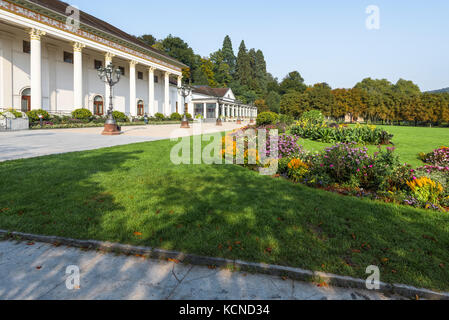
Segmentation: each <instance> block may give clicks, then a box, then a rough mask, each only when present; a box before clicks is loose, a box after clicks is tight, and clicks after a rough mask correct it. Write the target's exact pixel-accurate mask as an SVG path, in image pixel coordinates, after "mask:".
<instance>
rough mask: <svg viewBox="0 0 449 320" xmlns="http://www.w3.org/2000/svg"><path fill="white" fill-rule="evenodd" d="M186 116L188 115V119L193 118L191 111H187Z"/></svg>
mask: <svg viewBox="0 0 449 320" xmlns="http://www.w3.org/2000/svg"><path fill="white" fill-rule="evenodd" d="M186 117H187V119H188V120H193V117H192V115H191V114H190V113H188V112H187V113H186Z"/></svg>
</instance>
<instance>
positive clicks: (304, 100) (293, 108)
mask: <svg viewBox="0 0 449 320" xmlns="http://www.w3.org/2000/svg"><path fill="white" fill-rule="evenodd" d="M280 109H281V113H282V114H287V115H291V116H292V117H294V118H295V119H299V118H300V117H301V115H302V114H303V113H304V112H306V111H309V110H310V104H309V101H308V96H307V95H305V94H302V93H300V92H298V91H294V90H292V91H290V92H289V93H287V94H284V95H283V96H282V97H281V102H280Z"/></svg>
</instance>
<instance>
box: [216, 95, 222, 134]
mask: <svg viewBox="0 0 449 320" xmlns="http://www.w3.org/2000/svg"><path fill="white" fill-rule="evenodd" d="M217 102H218V118H217V126H218V127H221V126H223V121H221V105H222V103H223V100H222V99H220V98H217Z"/></svg>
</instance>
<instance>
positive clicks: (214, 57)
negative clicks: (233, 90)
mask: <svg viewBox="0 0 449 320" xmlns="http://www.w3.org/2000/svg"><path fill="white" fill-rule="evenodd" d="M210 60H211V61H212V63H213V66H214V68H213V71H214V73H215V80H216V81H217V82H218V85H220V86H223V87H228V86H229V84H230V83H231V82H232V76H231V68H230V67H229V65H228V64H227V63H226V62H225V60H224V55H223V51H221V50H218V51H217V52H214V53H212V54H211V55H210Z"/></svg>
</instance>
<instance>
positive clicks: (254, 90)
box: [138, 35, 449, 125]
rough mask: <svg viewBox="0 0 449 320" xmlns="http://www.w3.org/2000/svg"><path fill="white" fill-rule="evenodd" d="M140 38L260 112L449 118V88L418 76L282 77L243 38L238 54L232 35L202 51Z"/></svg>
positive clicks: (193, 79) (175, 41)
mask: <svg viewBox="0 0 449 320" xmlns="http://www.w3.org/2000/svg"><path fill="white" fill-rule="evenodd" d="M138 39H139V40H141V41H142V42H144V43H146V44H147V45H149V46H152V47H154V48H156V49H158V50H160V51H162V52H164V53H165V54H167V55H169V56H171V57H173V58H175V59H177V60H179V61H181V62H183V63H184V64H186V65H188V66H189V67H190V68H188V69H186V70H183V74H184V81H186V82H189V83H191V84H193V85H209V86H211V87H229V88H231V89H232V91H233V92H234V94H235V95H236V97H237V99H239V100H240V101H242V102H243V103H247V104H254V105H255V106H257V108H258V110H259V113H261V112H264V111H272V112H275V113H283V114H287V115H291V116H293V117H295V118H299V117H300V116H301V115H302V114H303V113H304V112H306V111H309V110H313V109H316V110H320V111H321V112H322V113H323V114H324V115H325V116H327V117H329V118H332V119H334V120H336V121H340V120H344V119H345V117H346V116H350V117H351V118H352V119H357V118H359V117H361V118H363V119H364V120H365V121H370V122H382V123H389V124H395V123H396V124H400V123H401V122H412V123H414V124H415V125H416V124H419V123H426V124H429V123H432V124H436V125H438V124H440V123H442V122H446V123H447V122H449V93H447V92H442V93H439V92H438V93H437V92H427V93H423V92H421V90H420V88H419V87H418V86H417V85H416V84H414V83H413V82H412V81H407V80H403V79H400V80H399V81H398V82H397V83H396V84H393V83H391V82H389V81H388V80H386V79H380V80H379V79H371V78H366V79H364V80H362V81H361V82H359V83H357V84H356V85H355V86H354V87H353V88H350V89H332V88H331V87H330V86H329V85H328V84H327V83H317V84H314V85H307V84H305V82H304V79H303V78H302V76H301V74H300V73H299V72H298V71H292V72H290V73H289V74H287V75H286V76H285V77H284V78H283V79H282V80H281V81H278V79H277V78H275V77H273V76H272V75H271V74H270V73H269V72H267V63H266V61H265V57H264V54H263V52H262V51H261V50H256V49H249V50H248V49H247V47H246V44H245V41H243V40H242V41H241V43H240V46H239V49H238V52H237V55H236V54H235V52H234V49H233V46H232V41H231V38H230V37H229V36H226V37H225V38H224V40H223V44H222V46H221V48H219V49H218V50H217V51H215V52H213V53H211V54H210V55H209V56H208V57H202V56H200V55H198V54H196V53H195V52H194V50H193V49H192V48H191V47H190V46H189V45H188V43H187V42H185V41H184V40H182V39H181V38H179V37H174V36H172V35H169V36H167V37H166V38H165V39H161V40H158V39H156V38H155V37H153V36H152V35H143V36H140V37H138Z"/></svg>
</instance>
